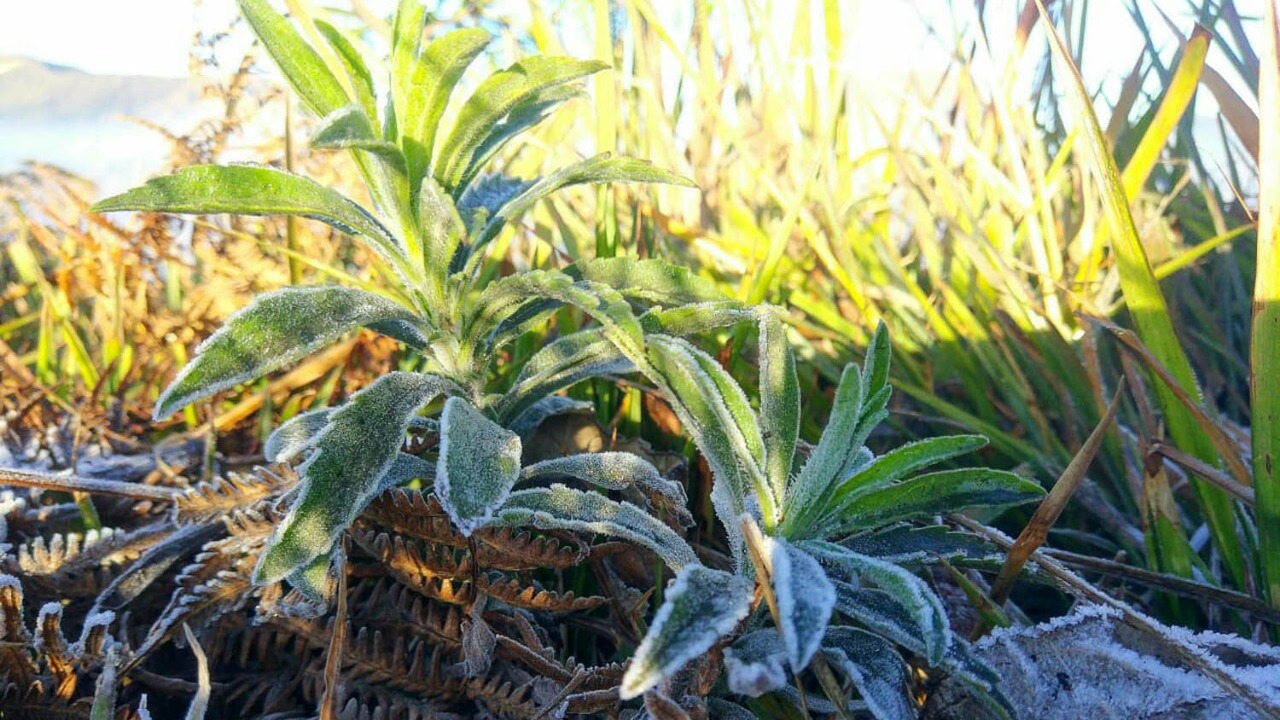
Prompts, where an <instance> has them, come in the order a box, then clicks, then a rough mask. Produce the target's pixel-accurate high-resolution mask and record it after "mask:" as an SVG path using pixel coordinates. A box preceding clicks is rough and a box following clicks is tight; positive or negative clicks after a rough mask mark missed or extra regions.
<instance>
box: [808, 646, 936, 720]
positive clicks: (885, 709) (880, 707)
mask: <svg viewBox="0 0 1280 720" xmlns="http://www.w3.org/2000/svg"><path fill="white" fill-rule="evenodd" d="M822 651H823V654H825V655H826V657H827V661H828V662H830V663H831V664H832V665H834V666H835V667H837V668H839V669H840V670H841V671H842V672H844V674H846V675H848V676H849V679H850V680H852V681H853V685H854V687H856V688H857V689H858V694H859V695H861V696H862V699H863V701H864V702H866V703H867V708H868V709H869V710H870V711H871V714H872V715H873V716H875V717H876V718H877V720H915V718H916V716H917V712H916V707H915V702H913V701H912V699H911V697H910V696H909V695H908V694H907V689H908V687H910V686H909V685H908V683H909V682H910V676H909V675H908V671H907V664H906V663H904V662H903V661H902V658H901V657H900V656H899V655H898V652H897V650H895V649H894V648H893V646H892V645H890V644H889V642H888V641H886V640H884V639H883V638H881V637H880V636H878V635H873V634H871V633H869V632H866V631H864V630H859V629H857V628H851V627H840V628H832V629H831V631H830V632H828V633H827V637H826V639H825V640H823V643H822Z"/></svg>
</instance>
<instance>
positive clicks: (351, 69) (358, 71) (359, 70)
mask: <svg viewBox="0 0 1280 720" xmlns="http://www.w3.org/2000/svg"><path fill="white" fill-rule="evenodd" d="M316 29H317V30H319V31H320V34H321V35H322V36H323V37H324V40H325V42H327V43H329V47H331V48H333V51H334V53H335V54H336V55H337V56H338V59H339V60H340V61H342V66H343V68H344V69H346V71H347V79H348V80H349V81H350V82H351V87H352V89H353V90H355V93H356V101H357V102H358V103H360V107H361V108H362V109H363V110H364V112H365V114H366V115H368V116H369V119H370V120H373V121H375V124H376V121H377V119H378V100H377V92H376V91H375V90H374V87H373V74H372V73H370V72H369V67H368V66H367V65H366V64H365V62H364V57H363V56H362V55H361V54H360V51H359V50H357V49H356V47H355V45H352V44H351V41H350V40H348V39H347V36H346V35H343V34H342V31H340V30H338V29H337V28H335V27H334V26H332V25H330V24H329V23H327V22H325V21H323V20H316Z"/></svg>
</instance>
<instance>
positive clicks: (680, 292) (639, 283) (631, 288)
mask: <svg viewBox="0 0 1280 720" xmlns="http://www.w3.org/2000/svg"><path fill="white" fill-rule="evenodd" d="M564 272H565V274H566V275H568V276H570V277H572V278H573V279H575V280H588V281H590V282H597V283H600V284H602V285H608V286H609V287H611V288H613V289H614V290H617V291H618V292H620V293H622V296H623V297H625V298H627V299H629V300H638V301H641V302H644V303H647V304H653V305H683V304H685V303H695V302H716V301H724V300H727V298H726V297H725V294H724V292H723V291H722V290H721V289H720V287H719V286H718V285H716V284H715V283H714V282H712V281H710V280H708V279H706V278H702V277H698V276H697V275H695V274H694V272H693V271H692V270H689V269H688V268H685V267H681V266H679V265H673V264H671V263H669V262H667V261H665V260H640V259H637V258H634V257H613V258H595V259H591V260H581V261H579V262H576V263H574V264H572V265H570V266H569V267H567V268H565V269H564Z"/></svg>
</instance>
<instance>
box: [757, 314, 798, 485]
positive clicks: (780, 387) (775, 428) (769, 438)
mask: <svg viewBox="0 0 1280 720" xmlns="http://www.w3.org/2000/svg"><path fill="white" fill-rule="evenodd" d="M782 312H783V311H781V310H766V311H764V313H763V314H762V316H761V318H760V341H759V347H760V429H761V431H762V433H763V436H764V449H765V471H766V473H767V475H768V477H769V484H770V485H771V486H772V487H773V494H774V497H776V498H777V499H778V502H779V503H781V502H782V501H783V499H784V496H785V494H786V491H787V484H788V482H789V481H790V480H791V464H792V461H793V460H794V459H795V453H796V440H797V439H798V438H799V437H800V382H799V380H797V379H796V358H795V353H794V352H792V350H791V342H790V341H788V340H787V333H786V326H785V325H784V324H783V321H782V317H781V313H782Z"/></svg>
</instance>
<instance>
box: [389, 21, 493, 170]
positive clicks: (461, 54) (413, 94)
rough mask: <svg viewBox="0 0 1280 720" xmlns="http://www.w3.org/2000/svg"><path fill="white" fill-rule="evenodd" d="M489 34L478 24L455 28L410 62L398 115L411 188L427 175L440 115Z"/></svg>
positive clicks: (486, 43) (484, 44)
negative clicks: (399, 114)
mask: <svg viewBox="0 0 1280 720" xmlns="http://www.w3.org/2000/svg"><path fill="white" fill-rule="evenodd" d="M489 39H490V35H489V33H488V32H487V31H485V30H481V29H479V28H469V29H464V30H455V31H453V32H451V33H448V34H446V35H442V36H440V37H439V38H436V39H435V40H434V41H432V42H431V44H429V45H427V47H426V48H424V49H423V50H422V53H421V54H420V55H419V57H418V60H417V62H416V63H414V65H413V72H412V74H411V75H410V76H407V77H405V78H402V79H401V82H403V81H405V80H407V81H409V82H410V83H411V86H410V90H409V92H408V94H407V96H406V98H405V106H404V114H403V115H401V116H400V118H399V120H400V134H401V138H400V146H401V147H402V148H404V153H405V157H407V158H408V159H409V173H410V176H411V177H412V178H414V182H415V184H414V189H415V190H416V189H417V184H418V183H420V182H422V181H423V180H425V179H426V177H427V174H428V172H429V170H430V165H431V157H432V155H433V153H434V151H435V142H436V134H437V133H438V132H439V127H440V118H441V116H443V115H444V110H445V106H447V105H448V104H449V97H450V96H451V95H453V90H454V88H455V87H456V86H457V84H458V80H460V79H461V78H462V73H463V72H464V71H465V70H466V69H467V67H468V66H470V65H471V63H472V61H474V60H475V59H476V56H478V55H479V54H480V52H481V51H483V50H484V48H485V46H486V45H488V44H489Z"/></svg>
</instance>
